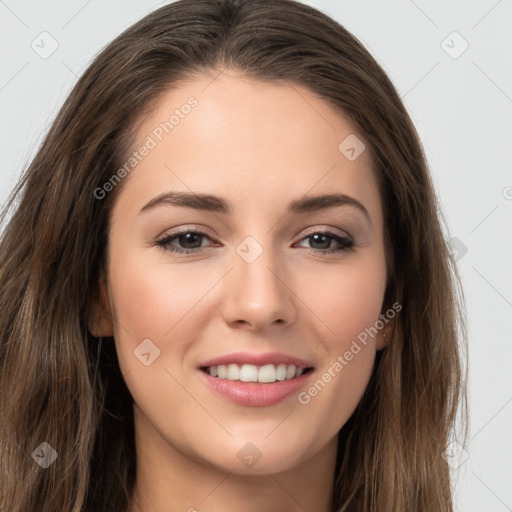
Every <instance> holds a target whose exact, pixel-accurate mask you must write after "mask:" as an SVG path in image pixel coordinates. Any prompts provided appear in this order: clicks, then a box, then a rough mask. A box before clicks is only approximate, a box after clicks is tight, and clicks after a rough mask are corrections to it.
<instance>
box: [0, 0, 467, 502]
mask: <svg viewBox="0 0 512 512" xmlns="http://www.w3.org/2000/svg"><path fill="white" fill-rule="evenodd" d="M18 198H19V199H18ZM14 200H16V201H19V202H18V204H17V206H16V208H15V211H14V212H13V215H12V218H11V219H10V221H9V223H8V224H7V226H6V227H5V230H4V233H3V236H2V241H1V245H0V262H1V266H0V269H1V270H0V290H1V292H0V293H1V306H2V307H1V316H0V318H1V320H0V336H1V337H0V343H1V352H0V361H1V368H2V372H1V379H2V380H1V386H2V390H8V391H7V392H4V393H2V402H1V413H2V418H3V419H2V433H1V435H0V440H1V443H2V444H1V449H0V457H1V461H2V477H1V479H2V480H1V483H0V497H1V500H2V501H1V502H0V503H1V508H2V510H3V511H4V512H11V511H15V510H16V511H20V510H35V509H37V510H40V511H44V512H50V511H52V512H53V511H55V510H74V511H95V512H96V511H100V510H104V511H121V510H123V511H131V512H140V511H143V510H144V511H145V510H151V511H154V512H158V511H161V510H166V511H175V510H176V511H177V510H191V511H192V510H199V511H202V510H225V511H230V510H239V509H241V508H242V507H243V508H244V510H276V511H277V510H279V511H295V510H311V511H312V510H315V511H321V512H324V511H342V512H347V511H365V512H368V511H374V512H377V511H388V510H394V511H410V510H415V511H425V512H426V511H429V512H432V511H451V510H453V507H452V499H451V492H450V483H449V464H448V462H449V461H448V462H447V456H446V455H445V454H446V449H447V447H448V444H449V439H448V437H449V434H450V433H451V430H452V428H453V425H454V421H455V417H456V413H457V410H458V406H459V403H462V405H463V404H464V401H463V398H464V393H463V387H462V377H461V360H460V354H459V348H458V334H459V333H460V334H461V337H460V339H461V340H463V339H464V329H463V327H464V322H463V316H462V313H461V308H460V303H461V302H462V299H461V298H460V297H459V296H458V295H457V291H458V290H459V289H458V288H457V286H458V277H457V272H456V268H455V266H454V264H453V262H452V260H451V259H450V256H449V252H448V250H447V247H446V244H445V241H444V236H443V231H442V225H441V221H442V217H441V213H440V212H439V210H438V205H437V203H436V198H435V194H434V190H433V186H432V183H431V179H430V177H429V174H428V170H427V166H426V162H425V158H424V154H423V151H422V148H421V145H420V142H419V140H418V136H417V133H416V131H415V129H414V126H413V124H412V122H411V120H410V118H409V116H408V114H407V112H406V110H405V108H404V106H403V104H402V102H401V100H400V98H399V96H398V94H397V93H396V90H395V88H394V87H393V85H392V84H391V82H390V81H389V79H388V78H387V76H386V75H385V73H384V72H383V70H382V69H381V68H380V67H379V65H378V64H377V63H376V62H375V60H374V59H373V58H372V57H371V56H370V55H369V54H368V52H367V51H366V50H365V49H364V48H363V46H362V45H361V44H360V43H359V42H358V41H357V40H356V39H355V38H354V37H353V36H352V35H350V34H349V33H348V32H347V31H346V30H345V29H344V28H343V27H342V26H340V25H339V24H338V23H336V22H335V21H333V20H332V19H330V18H328V17H327V16H325V15H323V14H322V13H320V12H318V11H317V10H315V9H313V8H311V7H307V6H304V5H302V4H300V3H297V2H293V1H291V0H277V1H275V0H274V1H270V0H254V1H242V0H218V1H213V2H212V1H209V0H208V1H207V0H199V1H197V0H195V1H191V0H182V1H179V2H176V3H174V4H171V5H168V6H165V7H163V8H161V9H159V10H157V11H155V12H153V13H152V14H150V15H149V16H147V17H146V18H144V19H143V20H141V21H140V22H138V23H136V24H135V25H134V26H132V27H131V28H129V29H128V30H127V31H125V32H124V33H123V34H121V35H120V36H119V37H118V38H116V39H115V40H114V41H113V42H112V43H111V44H110V45H108V46H107V47H106V48H105V49H104V50H103V51H102V52H101V53H100V55H99V56H98V57H97V58H96V59H95V61H94V62H93V63H92V64H91V66H90V67H89V68H88V70H87V71H86V72H85V73H84V75H83V77H82V78H81V79H80V80H79V81H78V83H77V85H76V86H75V88H74V90H73V91H72V93H71V94H70V96H69V98H68V100H67V101H66V103H65V105H64V106H63V108H62V110H61V112H60V113H59V115H58V117H57V119H56V120H55V122H54V124H53V126H52V128H51V130H50V131H49V133H48V135H47V137H46V139H45V141H44V143H43V144H42V146H41V148H40V150H39V152H38V153H37V155H36V157H35V158H34V161H33V162H32V164H31V165H30V167H29V168H28V169H27V171H26V173H25V174H24V176H23V178H22V180H21V182H20V184H19V186H18V187H17V189H16V190H15V193H14V195H13V197H12V198H11V201H10V203H9V204H8V205H7V207H6V209H5V211H4V215H5V213H6V212H7V211H8V209H9V207H10V206H12V205H13V204H14ZM189 244H191V245H189ZM317 244H319V245H317ZM315 285H316V288H317V289H315V288H314V286H315Z"/></svg>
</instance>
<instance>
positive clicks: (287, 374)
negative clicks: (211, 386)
mask: <svg viewBox="0 0 512 512" xmlns="http://www.w3.org/2000/svg"><path fill="white" fill-rule="evenodd" d="M207 371H208V373H209V374H210V375H211V376H212V377H219V378H220V379H227V380H240V381H242V382H275V381H276V380H286V379H293V378H294V377H298V376H299V375H301V374H302V372H303V368H296V367H295V366H294V365H293V364H292V365H289V366H287V365H286V364H279V365H277V366H276V365H273V364H266V365H264V366H256V365H254V364H243V365H241V366H239V365H238V364H227V365H226V364H219V365H218V366H209V367H208V368H207Z"/></svg>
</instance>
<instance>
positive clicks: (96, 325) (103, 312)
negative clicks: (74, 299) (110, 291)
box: [88, 274, 114, 338]
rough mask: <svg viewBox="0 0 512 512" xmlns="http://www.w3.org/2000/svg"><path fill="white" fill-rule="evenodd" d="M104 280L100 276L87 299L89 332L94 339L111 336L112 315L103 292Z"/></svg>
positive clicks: (112, 331)
mask: <svg viewBox="0 0 512 512" xmlns="http://www.w3.org/2000/svg"><path fill="white" fill-rule="evenodd" d="M105 288H106V285H105V279H104V276H103V274H102V275H101V276H100V279H99V282H98V284H97V285H96V286H95V287H94V289H93V290H92V291H91V294H90V297H89V319H88V328H89V332H90V333H91V334H92V335H93V336H95V337H96V338H100V337H107V336H113V334H114V330H113V325H112V315H111V314H110V307H109V304H108V300H107V294H106V291H105Z"/></svg>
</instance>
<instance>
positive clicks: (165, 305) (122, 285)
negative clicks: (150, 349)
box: [109, 250, 222, 367]
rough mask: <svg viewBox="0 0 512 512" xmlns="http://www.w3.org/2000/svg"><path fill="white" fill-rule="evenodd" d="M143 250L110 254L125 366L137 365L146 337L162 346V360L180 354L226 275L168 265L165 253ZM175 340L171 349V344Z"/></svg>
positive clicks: (112, 292) (120, 350) (204, 268)
mask: <svg viewBox="0 0 512 512" xmlns="http://www.w3.org/2000/svg"><path fill="white" fill-rule="evenodd" d="M144 252H145V251H144V250H141V251H133V250H132V251H131V252H130V251H126V252H124V253H123V251H118V252H113V253H112V257H111V268H110V276H109V277H110V296H111V303H112V306H113V314H114V316H115V318H116V322H115V326H114V334H115V338H116V344H117V346H118V356H119V360H120V363H121V364H123V362H124V365H125V367H126V366H127V365H130V366H131V365H133V364H134V363H133V351H134V350H135V349H136V348H137V346H138V345H139V344H140V343H141V342H142V341H143V340H145V339H150V340H152V342H154V343H155V344H156V346H157V347H158V348H159V349H160V351H161V352H160V356H159V361H158V363H160V364H161V363H163V362H165V361H166V360H168V359H171V358H172V356H173V355H174V357H176V354H178V355H179V353H180V351H182V349H184V347H185V346H186V345H187V343H188V340H191V339H193V337H194V333H197V332H198V331H199V330H200V329H201V328H202V327H203V326H202V324H201V322H205V321H206V319H207V317H208V311H207V310H206V308H207V307H208V300H207V295H208V292H209V290H211V289H212V287H213V286H215V284H216V283H217V282H218V281H219V279H220V278H221V277H222V272H220V271H219V272H217V271H216V270H215V269H212V268H211V267H210V268H209V269H208V268H207V266H202V267H201V268H200V267H199V266H197V265H196V266H194V267H193V266H191V265H187V264H169V263H168V262H166V258H167V257H168V256H167V255H165V254H164V253H163V251H162V253H161V254H160V253H158V252H156V250H155V252H154V253H153V254H152V257H151V258H148V256H147V254H144ZM121 254H123V256H121ZM199 312H200V313H201V314H199ZM170 339H172V353H171V351H170V350H169V349H168V347H167V345H168V343H167V342H166V340H170Z"/></svg>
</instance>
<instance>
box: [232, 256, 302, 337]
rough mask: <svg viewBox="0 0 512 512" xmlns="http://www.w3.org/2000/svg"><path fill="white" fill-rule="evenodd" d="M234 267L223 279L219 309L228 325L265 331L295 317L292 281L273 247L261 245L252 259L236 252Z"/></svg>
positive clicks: (286, 323) (282, 324)
mask: <svg viewBox="0 0 512 512" xmlns="http://www.w3.org/2000/svg"><path fill="white" fill-rule="evenodd" d="M233 257H234V268H233V270H232V271H231V272H229V274H228V276H227V279H226V280H225V288H224V290H225V292H224V293H225V300H223V304H222V311H223V316H224V320H225V322H226V323H227V324H228V325H230V326H231V327H235V328H240V327H243V328H246V329H252V330H255V331H264V330H266V329H268V328H269V326H272V325H274V324H275V325H281V327H284V326H285V325H290V324H292V323H293V322H294V321H295V317H296V304H295V300H294V299H295V295H294V293H293V291H292V290H293V283H290V282H289V279H287V275H288V274H287V273H286V271H285V268H284V265H283V264H282V262H278V261H277V258H276V257H275V254H274V251H272V250H270V249H264V250H263V252H262V253H261V254H260V255H259V256H258V257H257V258H256V260H255V261H252V262H248V261H246V260H244V259H243V258H242V257H240V256H239V254H237V253H236V252H235V253H234V255H233Z"/></svg>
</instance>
